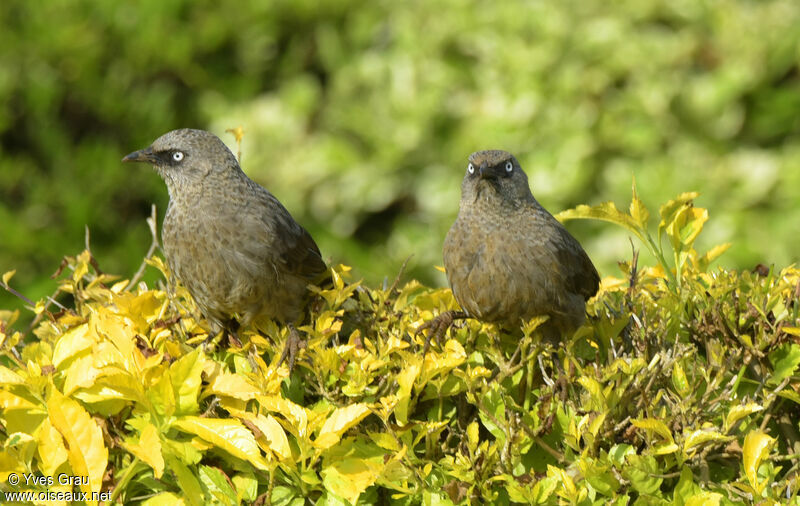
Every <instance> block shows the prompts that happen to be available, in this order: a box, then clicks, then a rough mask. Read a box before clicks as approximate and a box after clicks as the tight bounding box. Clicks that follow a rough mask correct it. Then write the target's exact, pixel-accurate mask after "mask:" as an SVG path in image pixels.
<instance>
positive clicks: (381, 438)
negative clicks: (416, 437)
mask: <svg viewBox="0 0 800 506" xmlns="http://www.w3.org/2000/svg"><path fill="white" fill-rule="evenodd" d="M367 435H369V438H370V439H371V440H372V441H373V442H374V443H375V444H376V445H378V447H380V448H383V449H384V450H389V451H390V452H392V453H397V452H399V451H400V450H401V449H402V447H401V446H400V443H399V442H398V441H397V439H396V438H395V437H394V436H392V435H391V434H387V433H385V432H372V431H369V432H367Z"/></svg>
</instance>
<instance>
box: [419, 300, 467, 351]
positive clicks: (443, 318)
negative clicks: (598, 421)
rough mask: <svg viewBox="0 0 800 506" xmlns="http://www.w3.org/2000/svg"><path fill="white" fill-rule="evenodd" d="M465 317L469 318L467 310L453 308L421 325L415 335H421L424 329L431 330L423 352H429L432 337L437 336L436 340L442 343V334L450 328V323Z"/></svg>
mask: <svg viewBox="0 0 800 506" xmlns="http://www.w3.org/2000/svg"><path fill="white" fill-rule="evenodd" d="M465 318H469V315H468V314H467V313H466V312H465V311H452V310H451V311H445V312H444V313H442V314H440V315H439V316H437V317H436V318H434V319H433V320H431V321H429V322H426V323H424V324H422V325H420V326H419V328H418V329H417V331H416V332H415V333H414V335H419V334H421V333H422V331H424V330H430V332H429V333H428V337H426V338H425V347H424V348H423V349H422V354H423V355H425V354H426V353H428V348H430V347H431V338H433V337H434V336H435V337H436V342H437V343H439V344H440V345H441V344H442V336H443V335H444V333H445V332H447V329H448V328H450V325H452V324H453V321H455V320H463V319H465Z"/></svg>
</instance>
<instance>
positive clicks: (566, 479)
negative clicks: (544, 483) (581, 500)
mask: <svg viewBox="0 0 800 506" xmlns="http://www.w3.org/2000/svg"><path fill="white" fill-rule="evenodd" d="M547 475H548V476H552V477H554V478H556V480H558V482H559V483H561V487H562V490H560V491H559V495H561V496H562V497H564V498H565V499H567V500H573V499H577V496H578V489H577V488H576V487H575V482H574V481H573V480H572V478H571V477H570V475H568V474H567V473H566V472H565V471H564V470H563V469H559V468H557V467H555V466H553V465H550V464H548V465H547Z"/></svg>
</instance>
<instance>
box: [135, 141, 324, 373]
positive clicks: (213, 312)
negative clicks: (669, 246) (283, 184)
mask: <svg viewBox="0 0 800 506" xmlns="http://www.w3.org/2000/svg"><path fill="white" fill-rule="evenodd" d="M122 161H123V162H148V163H151V164H152V165H153V167H154V168H155V170H156V172H158V174H159V175H160V176H161V177H162V178H163V179H164V182H165V183H166V184H167V190H169V205H168V207H167V213H166V217H165V218H164V225H163V229H162V233H161V236H162V242H163V246H164V254H165V255H166V259H167V263H168V265H169V267H170V269H171V270H172V272H173V274H174V275H175V276H176V277H177V279H178V280H180V282H181V283H183V285H184V286H186V288H187V289H188V290H189V293H190V294H191V295H192V297H193V298H194V300H195V302H196V303H197V305H198V307H199V308H200V310H201V311H202V312H203V315H204V316H205V317H206V319H207V320H208V322H209V324H210V327H211V328H210V330H211V332H212V334H217V333H218V332H220V331H222V330H226V331H227V332H228V335H229V339H231V342H232V343H234V344H239V342H238V337H236V329H237V328H238V327H239V325H240V324H241V325H247V324H249V323H250V322H251V321H253V319H254V318H256V317H258V316H267V317H269V318H272V319H275V320H277V321H279V322H281V323H285V324H287V325H288V326H289V328H290V333H289V338H288V340H287V343H286V346H285V348H284V350H283V353H282V355H281V359H280V362H279V363H283V361H284V360H286V359H288V362H289V368H290V369H292V368H293V367H294V362H295V355H296V353H297V351H298V349H299V347H300V346H301V340H300V336H299V333H298V331H297V330H296V329H295V328H294V324H295V323H296V322H298V321H299V320H300V318H301V316H303V313H304V308H305V305H306V302H307V299H308V296H309V291H308V288H307V287H308V285H309V284H310V283H314V282H319V281H320V280H321V279H322V278H323V277H324V275H325V273H326V271H327V267H326V266H325V262H324V261H323V260H322V257H321V255H320V252H319V248H318V247H317V244H316V243H315V242H314V239H312V238H311V235H309V233H308V232H307V231H306V230H305V229H304V228H303V227H301V226H300V225H299V224H298V223H297V222H296V221H295V220H294V219H293V218H292V216H291V215H290V214H289V211H287V210H286V208H285V207H283V205H282V204H281V203H280V202H279V201H278V199H276V198H275V197H274V196H273V195H272V194H271V193H270V192H269V191H267V190H266V189H265V188H263V187H262V186H260V185H258V184H257V183H255V182H254V181H253V180H251V179H250V178H249V177H247V176H246V175H245V174H244V172H242V169H241V168H240V167H239V162H238V161H237V160H236V157H235V156H234V155H233V153H231V151H230V150H229V149H228V148H227V147H226V146H225V144H224V143H223V142H222V141H221V140H220V139H219V138H218V137H217V136H216V135H214V134H212V133H210V132H205V131H203V130H193V129H181V130H173V131H172V132H169V133H166V134H164V135H162V136H161V137H159V138H158V139H156V140H155V141H154V142H153V144H152V145H151V146H150V147H147V148H145V149H142V150H139V151H135V152H133V153H131V154H129V155H128V156H126V157H125V158H123V159H122ZM237 316H238V322H237V321H236V317H237Z"/></svg>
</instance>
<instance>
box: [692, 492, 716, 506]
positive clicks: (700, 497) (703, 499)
mask: <svg viewBox="0 0 800 506" xmlns="http://www.w3.org/2000/svg"><path fill="white" fill-rule="evenodd" d="M720 504H722V494H718V493H716V492H700V493H699V494H695V495H693V496H692V497H690V498H688V499H686V502H685V503H684V505H685V506H719V505H720Z"/></svg>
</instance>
